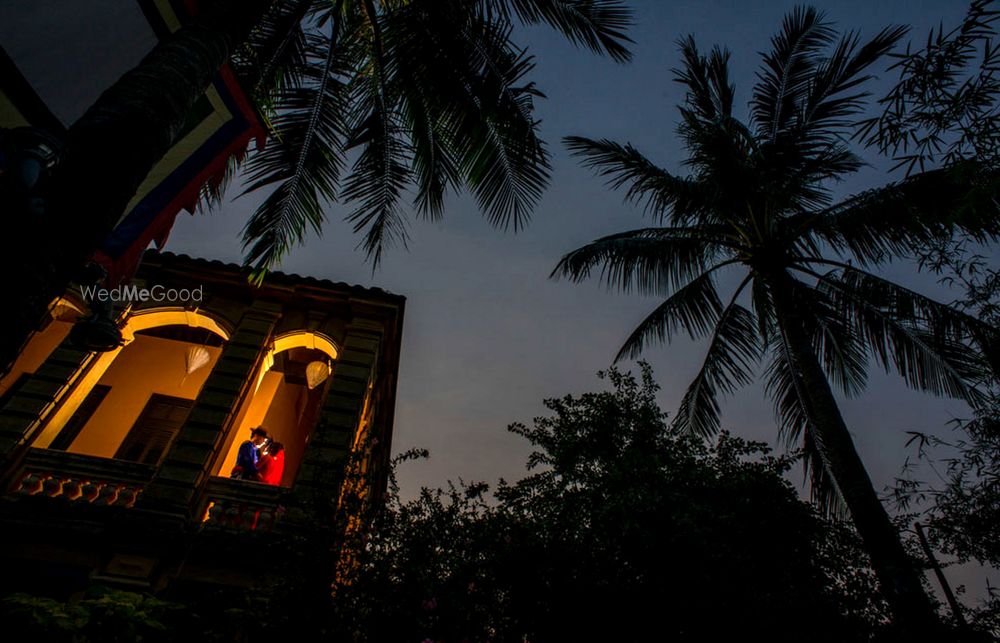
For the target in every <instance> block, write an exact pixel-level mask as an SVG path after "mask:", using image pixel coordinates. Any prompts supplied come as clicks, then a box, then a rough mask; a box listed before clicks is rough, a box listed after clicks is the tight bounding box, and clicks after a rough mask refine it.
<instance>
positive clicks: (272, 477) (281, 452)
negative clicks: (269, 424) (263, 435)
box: [257, 442, 285, 485]
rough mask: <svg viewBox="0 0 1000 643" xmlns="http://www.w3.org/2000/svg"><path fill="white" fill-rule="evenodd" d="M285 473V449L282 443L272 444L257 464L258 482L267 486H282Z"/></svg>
mask: <svg viewBox="0 0 1000 643" xmlns="http://www.w3.org/2000/svg"><path fill="white" fill-rule="evenodd" d="M284 473H285V447H284V445H282V444H281V443H280V442H272V443H271V444H269V445H268V446H267V452H266V453H265V454H264V455H262V456H261V458H260V462H258V463H257V475H258V476H259V477H258V480H260V481H261V482H263V483H265V484H273V485H280V484H281V476H282V475H283V474H284Z"/></svg>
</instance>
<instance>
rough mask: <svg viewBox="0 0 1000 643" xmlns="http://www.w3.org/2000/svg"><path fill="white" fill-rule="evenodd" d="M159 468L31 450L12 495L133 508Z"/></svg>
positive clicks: (43, 450)
mask: <svg viewBox="0 0 1000 643" xmlns="http://www.w3.org/2000/svg"><path fill="white" fill-rule="evenodd" d="M154 471H155V468H154V467H153V466H151V465H148V464H141V463H138V462H128V461H125V460H113V459H111V458H99V457H96V456H90V455H81V454H78V453H68V452H66V451H52V450H49V449H30V450H29V451H28V453H27V454H26V455H25V458H24V461H23V463H22V465H21V470H20V472H19V473H18V474H17V475H16V476H14V483H13V485H12V486H11V488H10V489H9V493H10V494H12V495H14V496H21V497H24V496H40V497H49V498H61V499H63V500H69V501H71V502H79V503H90V504H95V505H115V506H120V507H132V506H133V505H135V501H136V499H138V497H139V495H140V494H141V493H142V490H143V488H145V486H146V485H147V484H148V483H149V481H150V480H151V479H152V477H153V473H154Z"/></svg>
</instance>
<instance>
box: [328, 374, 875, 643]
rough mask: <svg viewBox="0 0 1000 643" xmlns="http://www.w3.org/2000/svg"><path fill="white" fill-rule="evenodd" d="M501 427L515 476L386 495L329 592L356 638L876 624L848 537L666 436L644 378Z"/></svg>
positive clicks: (686, 636)
mask: <svg viewBox="0 0 1000 643" xmlns="http://www.w3.org/2000/svg"><path fill="white" fill-rule="evenodd" d="M605 377H606V378H607V380H608V381H609V382H610V384H611V385H612V390H610V391H607V392H602V393H588V394H585V395H582V396H579V397H573V396H567V397H564V398H560V399H552V400H548V401H547V402H546V405H547V406H548V408H549V409H551V411H552V412H553V414H552V415H551V416H549V417H543V418H537V419H536V420H535V423H534V426H532V427H527V426H524V425H520V424H514V425H511V427H510V430H511V431H513V432H514V433H516V434H518V435H521V436H523V437H524V438H526V439H527V440H529V441H530V442H531V443H532V444H533V445H534V446H535V447H536V449H537V451H536V452H535V453H534V454H533V455H532V456H531V458H530V459H529V462H528V466H529V469H531V470H532V471H533V473H531V475H529V476H528V477H526V478H524V479H523V480H521V481H519V482H517V483H514V484H507V483H504V482H501V483H500V484H499V485H498V486H497V488H496V489H495V491H493V493H492V498H491V497H490V494H489V492H488V489H487V487H486V485H483V484H461V485H457V486H451V487H449V488H448V489H447V490H437V491H430V490H427V489H425V490H424V491H423V492H422V493H421V495H420V497H419V498H418V499H416V500H413V501H410V502H402V501H401V500H400V499H399V498H398V497H397V496H392V497H390V499H389V504H388V505H387V507H386V508H385V510H384V511H383V512H382V513H381V514H380V515H379V517H378V519H377V520H376V522H375V525H374V529H373V531H372V532H371V533H370V534H369V535H368V536H366V539H365V540H366V546H365V549H364V554H363V555H362V556H361V558H360V559H359V566H358V567H357V568H356V569H355V571H354V573H353V574H352V575H351V576H350V577H349V578H345V579H343V581H344V582H342V583H340V584H339V585H338V586H337V588H336V595H335V600H334V609H335V613H336V618H335V626H334V632H336V633H337V634H338V637H337V638H340V639H344V640H358V641H408V640H412V641H421V640H430V641H522V640H530V641H565V640H614V641H627V640H649V639H650V637H653V638H655V639H658V640H672V641H673V640H676V641H688V640H690V641H703V640H738V639H742V638H751V639H757V640H765V639H766V640H773V641H782V640H788V641H791V640H801V636H802V632H803V631H809V632H811V634H810V640H815V641H854V640H868V637H869V635H871V634H872V632H873V631H875V630H876V629H877V627H876V624H877V623H878V622H879V621H880V619H881V618H882V617H883V611H882V606H881V604H880V603H879V602H878V601H877V599H875V598H874V596H875V595H874V581H873V578H872V575H871V572H870V570H868V569H867V568H866V567H865V556H864V555H863V554H862V553H861V552H860V551H859V549H858V543H857V539H856V536H855V535H854V534H853V533H852V532H851V530H850V529H848V528H847V527H845V526H844V525H843V524H840V523H836V522H830V521H825V520H823V519H822V518H821V517H819V516H818V515H817V514H816V512H815V511H814V510H813V509H812V508H811V507H810V506H809V505H808V504H806V503H803V502H802V501H800V500H799V499H798V498H797V496H796V493H795V491H794V490H793V488H792V487H791V486H790V485H789V484H788V482H786V481H785V480H784V479H783V478H782V475H781V474H782V473H783V472H785V471H786V470H787V468H788V467H789V465H790V461H789V460H788V459H785V458H774V457H771V456H768V455H767V450H766V448H765V447H764V446H763V445H761V444H757V443H749V442H746V441H744V440H741V439H738V438H735V437H732V436H729V435H728V434H723V435H722V436H721V437H720V438H719V439H718V441H717V442H715V443H714V444H711V445H709V444H706V443H705V442H703V441H702V440H701V439H700V438H695V437H693V436H690V435H687V434H681V433H679V432H677V431H675V430H672V429H670V427H669V424H668V422H667V421H666V418H665V416H664V414H663V413H662V412H661V411H660V409H659V408H658V406H657V404H656V401H655V393H656V388H657V387H656V385H655V384H654V383H653V380H652V376H651V373H650V371H649V369H648V367H645V366H644V369H643V375H642V382H641V383H640V382H637V381H636V379H635V378H634V377H633V376H631V375H627V374H622V373H620V372H618V371H616V370H612V371H610V372H609V373H607V374H606V375H605Z"/></svg>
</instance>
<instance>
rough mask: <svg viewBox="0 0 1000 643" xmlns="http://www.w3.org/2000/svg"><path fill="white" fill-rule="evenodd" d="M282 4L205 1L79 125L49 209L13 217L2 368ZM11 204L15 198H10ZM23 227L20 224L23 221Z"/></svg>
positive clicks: (69, 139) (0, 343) (0, 262)
mask: <svg viewBox="0 0 1000 643" xmlns="http://www.w3.org/2000/svg"><path fill="white" fill-rule="evenodd" d="M273 1H274V0H214V1H212V2H202V3H200V11H199V13H198V15H197V16H195V17H194V18H193V19H192V20H191V21H189V22H188V23H187V24H185V25H184V26H183V27H182V28H181V29H179V30H178V31H176V32H175V33H173V34H172V35H171V36H169V37H168V38H166V39H164V40H163V41H161V42H160V43H159V44H158V45H157V46H156V47H155V48H154V49H153V50H152V51H151V52H150V53H149V54H148V55H147V56H146V57H145V58H144V59H143V60H142V62H140V63H139V65H138V66H137V67H135V68H134V69H132V70H131V71H129V72H127V73H126V74H125V75H123V76H122V77H121V78H120V79H119V80H118V81H117V82H116V83H115V84H114V85H112V86H111V87H110V88H109V89H108V90H106V91H105V92H104V93H103V94H102V95H101V97H100V98H98V100H97V102H96V103H94V105H92V106H91V107H90V109H89V110H87V112H86V113H85V114H84V115H83V116H82V117H81V118H80V119H79V120H78V121H77V122H76V123H74V124H73V126H72V127H70V129H69V132H68V133H67V136H66V145H65V153H64V155H63V158H62V159H61V161H60V163H59V165H58V166H57V168H56V169H55V172H54V174H53V176H52V178H51V180H50V182H49V185H48V186H47V189H46V190H45V213H44V215H43V216H41V217H38V216H36V217H29V216H27V215H25V213H22V212H10V211H7V212H5V213H4V215H5V219H6V222H5V223H6V226H7V230H6V234H5V235H3V236H6V237H7V239H5V243H4V246H5V247H4V252H3V253H2V257H0V266H2V269H3V271H2V272H0V274H3V275H4V276H5V277H6V278H7V280H8V282H9V284H8V288H7V292H6V293H5V295H6V297H5V299H6V304H7V305H6V306H5V308H6V309H7V311H8V313H7V314H6V316H5V319H4V326H5V328H4V332H3V333H0V370H2V369H3V367H5V366H6V365H7V364H9V363H10V362H11V361H13V358H14V357H15V356H16V354H17V351H18V350H19V348H20V346H21V344H22V343H23V342H24V341H25V340H26V339H27V337H28V336H29V335H30V334H31V333H32V332H33V331H34V329H35V328H36V327H37V325H38V323H39V322H40V321H41V320H42V319H43V317H44V316H45V313H46V308H47V306H48V305H49V303H50V302H51V301H52V300H53V299H55V298H56V297H58V296H59V295H61V294H62V293H63V292H64V291H65V289H66V287H67V286H68V285H69V282H70V280H71V279H72V278H73V276H74V275H75V274H76V272H77V271H78V270H79V269H80V267H81V266H82V265H83V263H84V262H85V261H86V259H87V258H88V257H89V256H90V254H91V253H93V252H94V251H95V250H96V249H97V248H98V247H99V245H100V243H101V242H102V241H103V239H104V238H105V237H106V236H107V234H108V233H109V232H111V230H112V229H113V228H114V226H115V224H116V223H117V221H118V219H119V217H120V216H121V214H122V212H124V210H125V207H126V205H127V204H128V202H129V200H130V199H131V198H132V196H133V195H134V194H135V192H136V189H138V187H139V184H140V183H141V182H142V181H143V180H144V179H145V178H146V175H147V174H149V171H150V170H151V169H152V168H153V166H154V165H155V164H156V162H157V161H159V160H160V158H162V157H163V155H164V154H165V153H166V152H167V150H169V149H170V147H171V145H173V143H174V140H175V138H176V136H177V134H178V133H179V132H180V131H181V128H182V127H183V125H184V122H185V119H186V117H187V115H188V112H189V110H190V108H191V106H192V105H194V103H195V101H196V100H197V99H198V98H199V97H200V96H201V95H202V94H203V93H204V91H205V89H206V88H207V87H208V85H209V83H210V82H211V80H212V78H213V77H214V76H215V74H216V73H217V72H218V70H219V68H220V67H221V66H222V64H223V63H225V62H226V60H227V59H228V58H229V56H230V54H231V53H232V51H233V48H234V47H235V46H236V45H238V44H239V43H241V42H243V41H245V40H246V38H247V36H248V35H249V34H250V31H251V29H252V28H253V27H254V25H256V24H257V23H258V22H259V21H260V19H261V17H262V16H263V15H264V13H265V12H266V11H267V9H268V7H269V6H270V5H271V3H272V2H273ZM0 206H5V207H9V204H0ZM15 221H16V222H17V224H18V228H17V229H15V230H12V227H13V225H14V222H15Z"/></svg>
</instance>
